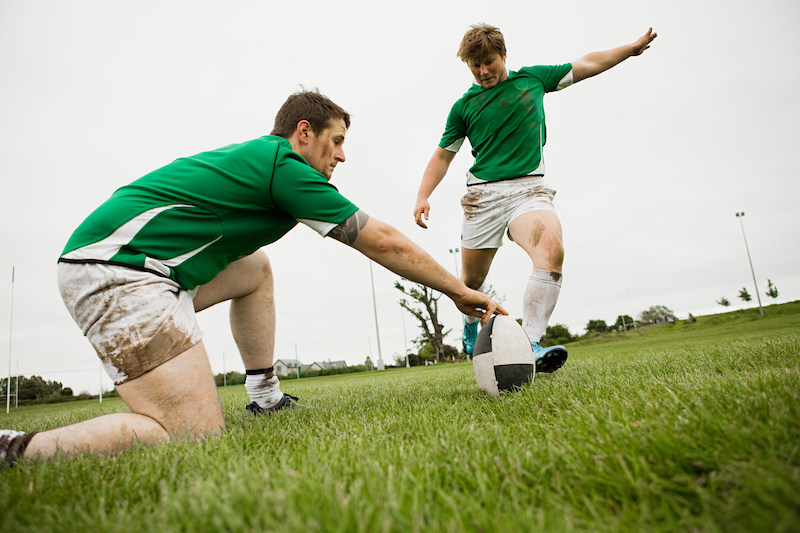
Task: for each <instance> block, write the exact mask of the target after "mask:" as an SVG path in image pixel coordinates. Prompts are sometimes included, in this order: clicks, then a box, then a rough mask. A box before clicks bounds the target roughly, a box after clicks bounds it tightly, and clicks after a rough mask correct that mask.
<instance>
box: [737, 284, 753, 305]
mask: <svg viewBox="0 0 800 533" xmlns="http://www.w3.org/2000/svg"><path fill="white" fill-rule="evenodd" d="M739 299H740V300H742V301H743V302H749V301H750V300H752V299H753V297H752V296H750V293H749V292H747V287H742V290H740V291H739Z"/></svg>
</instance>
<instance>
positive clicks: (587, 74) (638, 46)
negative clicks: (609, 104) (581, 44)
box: [572, 28, 658, 83]
mask: <svg viewBox="0 0 800 533" xmlns="http://www.w3.org/2000/svg"><path fill="white" fill-rule="evenodd" d="M656 37H658V34H657V33H654V32H653V28H650V29H649V30H647V33H645V34H644V35H642V36H641V37H639V38H638V39H637V40H636V41H635V42H633V43H631V44H626V45H624V46H619V47H617V48H613V49H611V50H606V51H604V52H592V53H590V54H586V55H585V56H583V57H582V58H580V59H576V60H575V61H573V62H572V81H573V83H578V82H579V81H581V80H585V79H586V78H591V77H592V76H596V75H597V74H600V73H601V72H605V71H606V70H608V69H610V68H611V67H613V66H616V65H619V64H620V63H622V62H623V61H625V60H626V59H628V58H629V57H631V56H638V55H639V54H641V53H642V52H644V51H645V50H647V49H648V48H650V43H651V42H653V39H655V38H656Z"/></svg>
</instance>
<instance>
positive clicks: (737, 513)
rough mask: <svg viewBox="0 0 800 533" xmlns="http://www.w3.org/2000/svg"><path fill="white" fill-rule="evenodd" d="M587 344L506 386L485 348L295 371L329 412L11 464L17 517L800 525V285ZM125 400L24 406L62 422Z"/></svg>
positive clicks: (178, 524) (48, 421) (100, 524)
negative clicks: (751, 305)
mask: <svg viewBox="0 0 800 533" xmlns="http://www.w3.org/2000/svg"><path fill="white" fill-rule="evenodd" d="M766 311H767V316H766V317H764V318H760V317H759V316H758V311H757V310H748V311H740V312H736V313H730V314H726V315H714V316H710V317H698V319H697V322H694V323H688V322H680V323H677V324H673V325H666V326H658V327H652V328H647V329H639V330H635V331H631V332H628V333H625V334H621V335H612V336H609V337H605V338H598V339H594V340H592V341H591V342H584V343H578V344H573V345H571V346H570V347H569V348H570V358H569V361H568V363H567V365H565V367H564V368H563V369H561V370H559V371H558V372H556V373H554V374H542V375H538V376H536V380H535V382H534V383H533V384H532V385H531V386H529V387H526V388H525V389H524V390H521V391H519V392H516V393H513V394H509V395H505V396H504V397H502V398H500V399H497V400H492V399H490V398H487V397H485V396H484V395H483V394H482V393H481V392H480V391H479V390H478V388H477V386H476V384H475V382H474V379H473V376H472V368H471V366H470V365H469V364H468V363H461V364H453V365H450V364H447V365H445V364H442V365H436V366H433V367H417V368H412V369H397V370H387V371H384V372H380V373H378V372H371V373H364V374H353V375H345V376H331V377H326V378H310V379H303V380H300V381H289V382H286V383H285V385H284V387H283V388H284V390H285V391H286V392H289V393H292V394H296V395H298V396H300V398H301V399H302V400H303V401H305V402H308V403H311V404H313V405H315V406H317V407H319V409H316V410H308V411H300V412H282V413H278V414H276V415H273V416H272V417H268V418H258V419H255V418H251V417H245V416H244V405H245V403H246V393H245V391H244V388H243V387H241V386H239V387H229V388H226V389H220V391H221V397H222V403H223V408H224V411H225V414H226V419H227V422H228V431H227V433H226V434H225V436H224V437H223V438H221V439H216V440H214V439H208V440H204V441H202V442H200V443H189V442H172V443H169V444H166V445H163V446H158V447H154V448H145V447H137V448H136V449H134V450H133V451H130V452H128V453H123V454H121V455H119V456H117V457H113V458H99V457H82V458H78V459H66V458H58V459H56V460H54V461H52V462H48V463H41V464H34V463H21V464H19V465H17V467H15V468H14V469H3V470H0V531H9V532H10V531H103V532H115V531H148V532H149V531H209V530H220V531H284V532H285V531H303V532H306V531H311V532H314V531H341V532H349V531H363V532H373V531H403V532H406V531H453V532H461V531H484V532H488V531H503V532H507V531H573V530H578V531H581V530H585V531H609V532H611V531H613V532H617V531H648V532H651V531H725V532H727V531H798V530H800V401H799V398H798V395H799V394H800V302H794V303H790V304H784V305H780V306H771V307H768V308H767V309H766ZM124 409H125V406H124V404H122V403H121V401H120V400H119V399H111V400H106V401H104V402H103V404H102V405H100V404H97V403H88V402H82V403H80V404H72V405H66V404H62V405H47V406H37V407H29V408H21V409H19V410H16V411H12V413H11V414H9V415H2V416H0V427H3V428H14V429H23V430H44V429H47V428H50V427H54V426H58V425H63V424H65V423H70V422H75V421H79V420H83V419H85V418H88V417H91V416H95V415H98V414H101V413H108V412H114V411H122V410H124Z"/></svg>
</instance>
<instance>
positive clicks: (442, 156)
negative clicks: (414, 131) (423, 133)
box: [414, 146, 456, 229]
mask: <svg viewBox="0 0 800 533" xmlns="http://www.w3.org/2000/svg"><path fill="white" fill-rule="evenodd" d="M455 156H456V153H455V152H451V151H450V150H445V149H444V148H442V147H441V146H437V147H436V151H435V152H434V153H433V156H432V157H431V160H430V161H428V166H427V167H425V173H424V174H423V175H422V183H420V184H419V192H418V193H417V203H416V205H415V206H414V220H415V221H416V223H417V226H419V227H421V228H425V229H427V228H428V226H427V225H426V224H425V222H424V221H423V220H422V217H423V216H424V217H425V220H428V212H429V211H430V210H431V204H429V203H428V198H429V197H430V195H431V193H433V190H434V189H435V188H436V186H437V185H439V183H441V181H442V179H444V176H445V174H447V169H448V168H450V163H452V162H453V158H455Z"/></svg>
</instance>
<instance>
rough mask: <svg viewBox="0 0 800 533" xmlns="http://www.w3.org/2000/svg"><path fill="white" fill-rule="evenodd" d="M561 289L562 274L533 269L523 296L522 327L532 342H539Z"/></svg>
mask: <svg viewBox="0 0 800 533" xmlns="http://www.w3.org/2000/svg"><path fill="white" fill-rule="evenodd" d="M560 291H561V274H559V273H557V272H550V271H548V270H539V269H535V268H534V269H533V272H532V273H531V277H530V279H528V285H527V287H525V295H524V296H523V298H522V328H523V329H524V330H525V333H527V334H528V337H530V339H531V342H539V340H540V339H541V338H542V335H544V332H545V329H546V328H547V322H548V321H549V320H550V315H552V314H553V309H555V307H556V302H557V301H558V293H559V292H560Z"/></svg>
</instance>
